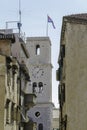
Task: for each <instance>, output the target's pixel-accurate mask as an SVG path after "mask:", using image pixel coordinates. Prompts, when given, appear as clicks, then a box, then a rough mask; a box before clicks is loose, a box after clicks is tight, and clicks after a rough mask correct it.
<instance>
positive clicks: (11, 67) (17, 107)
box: [0, 30, 36, 130]
mask: <svg viewBox="0 0 87 130" xmlns="http://www.w3.org/2000/svg"><path fill="white" fill-rule="evenodd" d="M2 31H3V32H4V33H0V83H1V84H0V87H1V91H0V98H1V100H0V104H1V107H0V128H1V129H2V130H28V129H31V130H36V123H34V122H31V121H30V119H29V117H28V116H27V111H28V110H29V109H30V107H33V106H34V105H35V98H36V95H35V94H32V93H31V94H30V92H29V91H27V87H28V85H27V84H28V83H29V81H30V76H29V70H28V68H27V59H28V58H29V54H28V52H27V49H26V46H25V43H24V42H23V40H22V39H21V38H20V37H19V35H18V34H13V33H12V30H10V32H9V30H8V31H7V30H6V33H5V30H2ZM13 43H14V45H13Z"/></svg>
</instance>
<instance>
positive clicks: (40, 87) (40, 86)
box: [38, 82, 43, 93]
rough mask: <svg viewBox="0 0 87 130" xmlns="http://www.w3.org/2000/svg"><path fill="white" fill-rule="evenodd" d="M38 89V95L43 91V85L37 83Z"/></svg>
mask: <svg viewBox="0 0 87 130" xmlns="http://www.w3.org/2000/svg"><path fill="white" fill-rule="evenodd" d="M38 87H39V93H41V92H42V91H43V83H42V82H39V83H38Z"/></svg>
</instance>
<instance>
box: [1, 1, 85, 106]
mask: <svg viewBox="0 0 87 130" xmlns="http://www.w3.org/2000/svg"><path fill="white" fill-rule="evenodd" d="M21 13H22V15H21V21H22V31H23V32H25V34H26V36H29V37H34V36H46V29H47V15H49V16H50V17H51V19H52V20H53V22H54V25H55V27H56V29H54V28H53V26H52V24H51V23H49V24H48V36H49V37H50V40H51V43H52V46H51V48H52V65H53V73H52V90H53V91H52V92H53V93H52V99H53V103H54V104H55V106H56V107H58V106H59V105H58V81H56V70H57V69H58V64H57V61H58V56H59V46H60V37H61V26H62V18H63V16H65V15H71V14H78V13H87V0H21ZM18 20H19V0H2V1H1V3H0V28H6V22H8V21H18ZM8 26H9V27H10V25H8Z"/></svg>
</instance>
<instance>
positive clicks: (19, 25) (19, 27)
mask: <svg viewBox="0 0 87 130" xmlns="http://www.w3.org/2000/svg"><path fill="white" fill-rule="evenodd" d="M21 26H22V24H21V0H19V22H18V29H19V36H20V31H21Z"/></svg>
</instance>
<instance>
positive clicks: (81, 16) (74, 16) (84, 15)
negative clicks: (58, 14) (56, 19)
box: [64, 13, 87, 20]
mask: <svg viewBox="0 0 87 130" xmlns="http://www.w3.org/2000/svg"><path fill="white" fill-rule="evenodd" d="M64 18H72V19H78V20H87V13H82V14H72V15H68V16H64Z"/></svg>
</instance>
